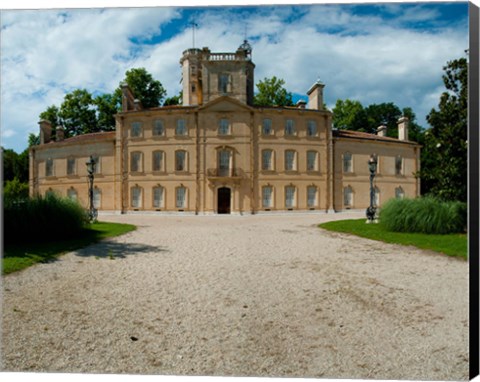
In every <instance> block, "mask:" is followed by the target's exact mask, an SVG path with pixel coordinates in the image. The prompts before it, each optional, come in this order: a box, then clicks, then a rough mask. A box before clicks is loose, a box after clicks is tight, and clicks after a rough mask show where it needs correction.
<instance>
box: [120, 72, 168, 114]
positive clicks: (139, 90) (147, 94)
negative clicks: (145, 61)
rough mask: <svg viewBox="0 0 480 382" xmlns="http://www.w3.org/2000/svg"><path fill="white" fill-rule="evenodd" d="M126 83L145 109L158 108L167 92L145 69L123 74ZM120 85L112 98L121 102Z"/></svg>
mask: <svg viewBox="0 0 480 382" xmlns="http://www.w3.org/2000/svg"><path fill="white" fill-rule="evenodd" d="M122 82H126V83H127V84H128V86H129V87H130V89H131V90H132V92H133V94H134V95H135V97H136V98H138V99H139V100H140V102H141V103H142V106H143V107H144V108H145V109H148V108H151V107H157V106H160V104H161V102H162V100H163V98H165V95H166V94H167V92H166V91H165V89H164V88H163V85H162V83H161V82H160V81H158V80H155V79H154V78H153V77H152V75H151V74H150V73H148V72H147V70H146V69H145V68H134V69H130V70H127V71H126V72H125V79H124V80H123V81H122ZM121 84H122V83H120V85H119V87H118V88H117V89H116V90H115V93H114V97H117V99H119V100H121V95H122V89H121Z"/></svg>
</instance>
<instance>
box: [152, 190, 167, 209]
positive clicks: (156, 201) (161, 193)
mask: <svg viewBox="0 0 480 382" xmlns="http://www.w3.org/2000/svg"><path fill="white" fill-rule="evenodd" d="M152 193H153V207H155V208H164V207H165V188H164V187H162V186H160V185H158V186H156V187H153V192H152Z"/></svg>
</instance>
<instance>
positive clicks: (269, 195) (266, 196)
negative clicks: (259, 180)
mask: <svg viewBox="0 0 480 382" xmlns="http://www.w3.org/2000/svg"><path fill="white" fill-rule="evenodd" d="M262 206H263V207H264V208H270V207H272V206H273V187H272V186H265V187H263V188H262Z"/></svg>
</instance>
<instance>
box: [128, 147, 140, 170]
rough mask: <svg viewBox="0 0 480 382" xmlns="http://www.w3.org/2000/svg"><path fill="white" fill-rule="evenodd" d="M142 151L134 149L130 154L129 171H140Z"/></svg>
mask: <svg viewBox="0 0 480 382" xmlns="http://www.w3.org/2000/svg"><path fill="white" fill-rule="evenodd" d="M142 162H143V161H142V153H141V152H140V151H134V152H132V153H131V154H130V171H131V172H142V171H143V163H142Z"/></svg>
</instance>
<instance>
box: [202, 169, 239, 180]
mask: <svg viewBox="0 0 480 382" xmlns="http://www.w3.org/2000/svg"><path fill="white" fill-rule="evenodd" d="M243 174H244V172H243V170H242V169H241V168H209V169H207V178H209V179H240V178H243Z"/></svg>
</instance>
